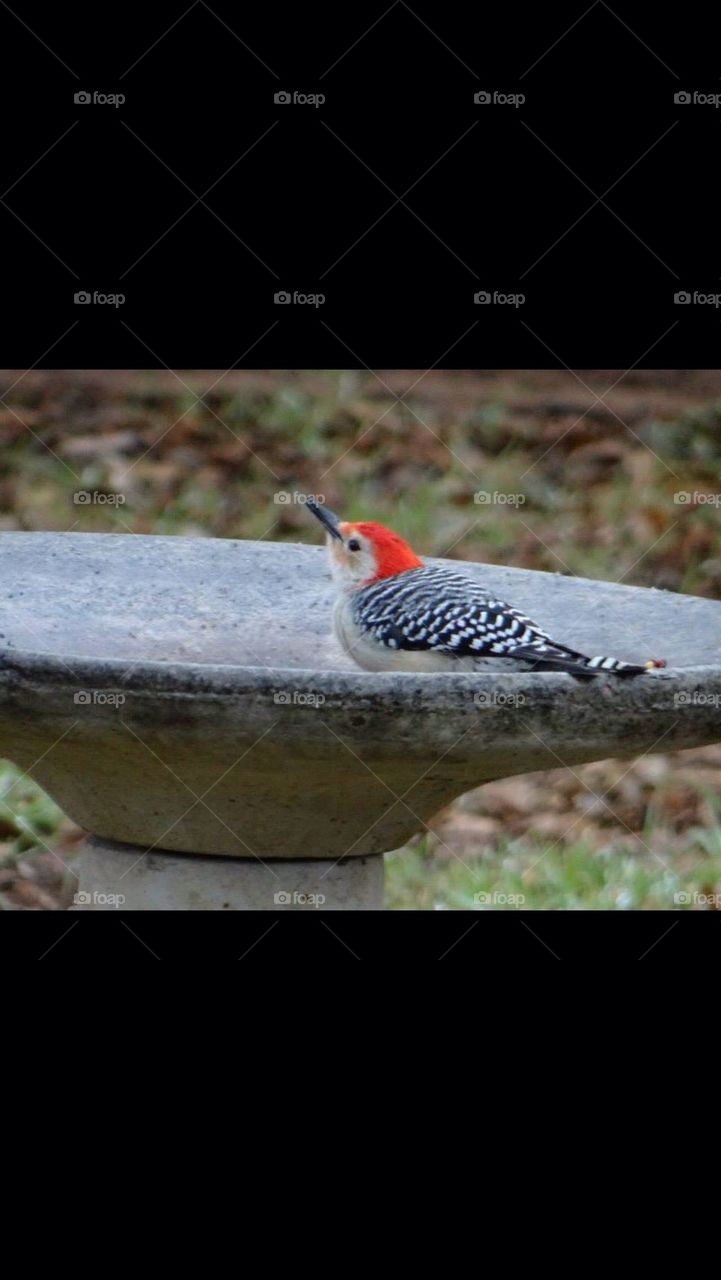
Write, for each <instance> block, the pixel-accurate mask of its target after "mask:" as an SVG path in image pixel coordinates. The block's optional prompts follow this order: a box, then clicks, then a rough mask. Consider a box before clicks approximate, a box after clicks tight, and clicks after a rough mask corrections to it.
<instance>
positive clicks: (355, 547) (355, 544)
mask: <svg viewBox="0 0 721 1280" xmlns="http://www.w3.org/2000/svg"><path fill="white" fill-rule="evenodd" d="M360 549H361V544H360V542H359V541H358V539H357V538H351V540H350V542H349V543H348V550H349V551H360Z"/></svg>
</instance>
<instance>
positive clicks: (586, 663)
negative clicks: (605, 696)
mask: <svg viewBox="0 0 721 1280" xmlns="http://www.w3.org/2000/svg"><path fill="white" fill-rule="evenodd" d="M514 657H518V658H524V659H525V660H526V661H527V662H531V663H533V669H534V670H535V671H566V672H568V674H569V675H573V676H580V677H582V678H583V677H585V678H592V677H593V676H602V675H613V676H641V675H646V674H647V673H648V672H649V671H653V670H654V669H656V668H660V667H665V666H666V663H665V661H664V659H663V658H651V659H650V660H649V661H648V662H646V663H643V664H640V663H635V662H621V661H620V659H619V658H606V657H604V656H603V655H602V654H601V655H599V656H597V657H595V658H587V657H586V656H585V654H583V653H577V652H576V651H575V649H567V648H566V646H565V645H562V644H555V643H553V644H548V645H545V646H544V647H543V648H541V647H540V646H539V647H538V648H534V647H533V646H532V645H529V646H528V647H527V648H525V649H516V650H515V652H514Z"/></svg>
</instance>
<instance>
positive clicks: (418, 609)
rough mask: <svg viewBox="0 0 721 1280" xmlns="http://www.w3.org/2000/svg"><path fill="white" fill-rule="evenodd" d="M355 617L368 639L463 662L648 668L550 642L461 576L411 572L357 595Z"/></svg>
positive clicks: (528, 620) (596, 669)
mask: <svg viewBox="0 0 721 1280" xmlns="http://www.w3.org/2000/svg"><path fill="white" fill-rule="evenodd" d="M354 616H355V619H356V622H357V623H358V625H359V626H360V627H361V628H362V630H363V632H364V633H365V634H366V635H369V636H370V637H371V638H372V639H373V640H375V641H376V642H377V643H379V644H381V645H384V646H385V647H386V648H388V649H391V650H416V651H418V650H424V651H426V652H433V653H438V654H444V655H447V656H448V657H457V658H482V659H488V658H513V659H518V660H519V663H522V664H523V665H524V666H525V665H526V664H527V663H529V662H530V663H533V665H535V666H537V668H539V669H544V668H545V669H547V670H556V671H559V670H565V671H571V672H585V673H586V674H591V673H592V672H600V671H615V672H617V673H623V674H627V675H632V674H633V675H635V674H638V673H640V672H641V671H643V669H644V668H643V667H637V666H634V665H632V664H630V663H624V662H619V661H617V660H616V659H615V658H605V657H597V658H587V657H585V656H584V655H583V654H581V653H577V652H576V651H575V650H574V649H569V648H567V647H566V646H565V645H562V644H558V643H557V642H556V641H554V640H552V639H551V637H550V636H549V635H548V633H547V632H545V631H543V630H542V629H541V627H539V626H538V625H537V624H536V623H535V622H534V621H533V620H532V619H531V618H529V617H528V616H527V615H526V614H525V613H522V612H521V611H520V610H519V609H514V608H513V607H512V606H511V605H508V604H506V603H505V602H504V601H502V600H498V599H496V598H495V597H494V596H493V595H491V594H489V593H488V592H487V591H485V590H484V589H483V587H481V586H479V585H478V584H477V583H475V582H473V581H472V580H471V579H470V578H466V577H464V576H463V575H462V574H456V573H451V572H448V571H447V570H445V569H435V568H430V567H424V568H422V569H411V570H409V571H408V572H406V573H402V574H398V575H397V576H395V577H393V578H387V579H384V580H383V581H381V582H378V583H376V584H374V585H373V586H370V587H366V588H364V589H363V590H361V591H359V592H358V593H357V595H356V597H355V602H354Z"/></svg>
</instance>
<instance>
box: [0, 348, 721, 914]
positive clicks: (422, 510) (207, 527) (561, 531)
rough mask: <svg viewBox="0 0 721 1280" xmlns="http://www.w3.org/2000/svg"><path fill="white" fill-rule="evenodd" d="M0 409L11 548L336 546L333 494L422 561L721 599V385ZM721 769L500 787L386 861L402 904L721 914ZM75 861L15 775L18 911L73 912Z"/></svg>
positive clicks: (670, 766) (81, 392) (171, 387)
mask: <svg viewBox="0 0 721 1280" xmlns="http://www.w3.org/2000/svg"><path fill="white" fill-rule="evenodd" d="M413 384H415V385H413ZM614 384H615V385H614ZM609 387H610V388H612V389H611V390H610V391H609V392H608V393H606V392H607V388H609ZM0 388H1V390H0V396H2V399H3V405H0V446H1V452H0V529H23V530H28V529H54V530H67V529H75V530H78V531H82V530H85V531H94V532H118V533H122V532H132V533H167V534H191V535H193V536H202V535H210V536H215V537H235V538H260V537H265V538H269V539H281V540H283V539H285V540H289V541H299V540H302V541H309V542H310V541H313V542H317V540H318V535H317V531H316V529H315V528H314V527H311V525H310V522H309V518H308V514H307V512H306V511H305V510H304V508H303V506H302V504H299V503H294V502H293V501H292V495H293V494H294V493H314V494H322V495H323V497H324V499H325V501H326V502H327V504H328V505H329V506H330V507H331V508H333V509H335V510H338V511H340V512H342V514H344V515H346V516H347V517H348V518H350V519H359V518H364V517H365V518H375V519H380V520H381V521H383V522H385V523H388V524H391V525H392V526H393V527H395V528H397V529H398V531H399V532H401V533H402V534H403V535H404V536H405V537H407V538H409V540H410V541H411V542H412V543H413V544H414V545H415V546H416V548H417V549H418V551H419V552H420V553H421V554H427V555H439V556H442V555H448V556H451V557H454V558H458V559H461V560H462V559H473V560H481V561H487V562H493V563H503V564H509V565H518V566H525V567H528V568H533V569H546V570H551V571H553V572H562V573H572V574H579V575H582V576H585V577H591V578H600V579H607V580H609V581H618V580H622V581H624V582H626V583H629V584H633V585H640V586H652V585H653V586H659V587H665V588H667V589H670V590H675V591H683V592H690V593H692V594H697V595H708V596H712V597H718V595H719V592H720V591H721V554H720V553H719V539H718V520H719V504H721V493H717V489H719V488H720V487H721V486H720V485H719V475H720V464H721V431H720V428H721V373H719V372H716V371H713V372H708V371H700V372H699V371H695V372H687V371H684V370H663V371H651V370H632V371H630V372H629V373H626V374H624V373H623V371H622V370H615V371H614V370H602V371H601V370H595V371H583V370H580V371H578V372H577V373H576V374H573V373H571V372H567V371H565V370H562V371H551V370H540V371H522V372H516V371H503V370H491V371H487V372H482V373H479V372H469V371H439V370H432V371H431V372H429V373H426V374H423V373H420V372H413V371H398V370H396V371H393V372H387V371H383V370H381V371H379V373H378V374H377V375H376V374H373V373H371V372H369V371H368V372H367V371H352V372H336V371H319V372H287V373H275V372H271V371H261V372H257V373H255V372H234V371H232V372H229V373H227V374H225V375H221V374H213V373H208V372H206V371H203V372H192V371H190V372H182V373H181V374H179V375H177V374H174V373H171V372H170V371H159V372H156V371H140V372H124V371H108V372H90V373H82V372H59V373H55V372H41V371H37V370H31V371H30V372H28V373H25V374H23V373H22V372H21V371H18V372H5V373H3V374H0ZM199 397H202V398H199ZM399 397H402V399H399ZM85 493H87V494H90V495H91V501H89V502H83V501H80V502H79V501H78V500H77V496H78V494H85ZM93 495H94V496H93ZM97 495H101V498H100V499H99V498H98V496H97ZM102 498H105V499H109V500H107V501H103V500H102ZM119 499H121V500H119ZM0 629H1V628H0ZM660 639H661V638H660ZM661 647H662V646H661ZM719 766H721V747H707V748H704V749H703V750H699V751H690V752H677V753H675V754H671V755H666V756H663V755H659V756H647V757H645V758H643V759H641V760H638V761H635V762H628V761H604V762H601V763H598V764H590V765H585V766H582V767H580V768H577V769H575V770H574V771H573V773H571V772H570V771H569V770H565V769H558V770H554V771H552V772H550V773H549V772H546V773H542V774H530V775H526V776H524V777H522V778H512V779H507V780H504V781H502V782H496V783H492V784H489V785H487V786H485V787H483V788H481V789H479V790H477V791H475V792H471V793H469V794H468V795H467V796H465V797H464V798H463V799H462V800H460V801H458V802H457V803H456V804H454V805H453V806H451V808H449V809H448V810H446V811H445V812H444V813H442V814H439V815H438V817H437V818H436V819H435V820H434V821H433V822H432V823H431V824H430V826H431V830H430V831H427V832H424V833H423V834H422V835H421V836H419V837H417V838H416V839H415V840H413V841H412V842H411V844H410V845H409V846H408V848H406V849H404V850H401V851H398V852H397V853H395V854H393V855H392V856H391V857H390V858H389V859H388V905H389V906H390V907H392V908H398V909H412V908H421V909H454V908H460V907H463V908H475V909H478V910H484V909H505V910H515V909H517V908H518V907H519V906H524V907H526V908H529V907H554V908H555V907H558V908H564V907H565V908H580V907H586V908H632V907H641V908H671V909H673V908H674V907H681V908H688V909H699V910H700V909H715V908H718V906H721V824H720V822H719V803H720V802H719V800H718V799H717V793H718V777H719ZM79 838H80V833H79V832H78V830H77V828H74V827H73V826H72V824H70V823H69V822H68V820H67V819H66V818H64V817H63V815H62V814H61V813H60V811H59V810H58V809H57V807H56V806H55V805H53V803H52V802H51V801H50V800H49V799H48V798H47V797H46V796H44V795H43V794H42V792H40V791H39V789H38V788H37V787H35V786H34V784H33V783H31V782H30V781H29V780H28V779H27V778H24V777H23V776H22V775H21V774H19V772H18V771H17V770H16V769H15V768H14V767H13V766H12V765H10V764H4V765H2V766H0V905H1V906H2V907H4V908H6V909H28V908H30V909H33V908H34V909H40V910H45V909H48V910H52V909H63V908H64V907H66V906H67V905H68V903H69V901H70V900H71V897H72V893H73V891H74V883H73V875H72V862H73V850H74V847H75V846H76V845H77V842H78V840H79Z"/></svg>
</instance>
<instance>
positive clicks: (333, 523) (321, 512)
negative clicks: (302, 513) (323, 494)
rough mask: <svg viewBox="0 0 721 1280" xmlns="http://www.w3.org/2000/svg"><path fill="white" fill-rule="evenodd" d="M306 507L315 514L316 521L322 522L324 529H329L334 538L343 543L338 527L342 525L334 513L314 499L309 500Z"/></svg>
mask: <svg viewBox="0 0 721 1280" xmlns="http://www.w3.org/2000/svg"><path fill="white" fill-rule="evenodd" d="M306 506H307V507H308V509H309V511H312V512H313V515H314V516H315V517H316V519H317V520H320V522H321V524H322V525H323V527H324V529H327V531H328V533H329V534H330V535H331V537H332V538H337V539H338V541H339V542H342V541H343V534H342V533H341V531H340V529H339V527H338V526H339V524H340V520H339V519H338V516H336V515H334V514H333V512H332V511H329V510H328V508H327V507H321V506H319V504H318V503H317V502H315V501H314V500H313V498H309V499H308V501H307V503H306Z"/></svg>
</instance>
